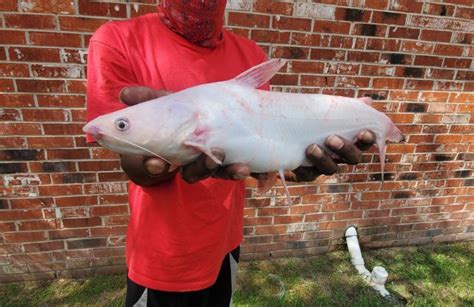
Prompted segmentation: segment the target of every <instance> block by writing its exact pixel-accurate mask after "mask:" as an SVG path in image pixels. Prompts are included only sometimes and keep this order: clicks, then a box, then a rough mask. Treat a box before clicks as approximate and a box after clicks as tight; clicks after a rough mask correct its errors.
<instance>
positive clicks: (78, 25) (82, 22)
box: [59, 16, 108, 32]
mask: <svg viewBox="0 0 474 307" xmlns="http://www.w3.org/2000/svg"><path fill="white" fill-rule="evenodd" d="M107 21H108V20H107V19H98V18H86V17H69V16H60V17H59V25H60V29H61V30H72V31H81V32H94V31H95V30H97V29H98V28H99V27H100V26H101V25H103V24H105V23H106V22H107Z"/></svg>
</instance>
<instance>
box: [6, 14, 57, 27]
mask: <svg viewBox="0 0 474 307" xmlns="http://www.w3.org/2000/svg"><path fill="white" fill-rule="evenodd" d="M4 19H5V24H6V26H7V27H9V28H20V29H54V28H55V27H56V23H55V21H54V16H48V15H35V14H7V15H5V16H4Z"/></svg>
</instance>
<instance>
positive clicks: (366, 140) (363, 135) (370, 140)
mask: <svg viewBox="0 0 474 307" xmlns="http://www.w3.org/2000/svg"><path fill="white" fill-rule="evenodd" d="M374 144H375V134H374V133H373V132H372V131H370V130H362V131H361V132H359V134H357V141H356V146H357V147H358V148H359V149H360V150H367V149H369V148H370V147H372V145H374Z"/></svg>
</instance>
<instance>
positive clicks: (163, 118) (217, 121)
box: [83, 59, 403, 177]
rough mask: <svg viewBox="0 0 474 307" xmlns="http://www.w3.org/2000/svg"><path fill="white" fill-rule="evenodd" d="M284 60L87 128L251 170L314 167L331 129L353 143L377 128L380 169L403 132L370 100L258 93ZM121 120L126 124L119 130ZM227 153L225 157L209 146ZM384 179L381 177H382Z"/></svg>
mask: <svg viewBox="0 0 474 307" xmlns="http://www.w3.org/2000/svg"><path fill="white" fill-rule="evenodd" d="M283 65H284V61H281V60H278V59H272V60H269V61H267V62H264V63H262V64H260V65H257V66H255V67H253V68H251V69H249V70H247V71H245V72H243V73H242V74H240V75H239V76H237V77H236V78H234V79H232V80H228V81H222V82H216V83H210V84H203V85H199V86H196V87H192V88H188V89H186V90H183V91H180V92H177V93H174V94H171V95H168V96H164V97H160V98H157V99H155V100H151V101H147V102H144V103H141V104H138V105H135V106H132V107H128V108H125V109H122V110H119V111H116V112H113V113H110V114H107V115H104V116H101V117H99V118H96V119H95V120H93V121H91V122H90V123H88V124H87V125H86V126H85V127H84V128H83V130H84V131H85V132H88V133H92V134H94V135H95V138H96V139H97V140H98V142H99V143H100V144H101V145H103V146H104V147H107V148H110V149H112V150H114V151H116V152H118V153H122V154H137V155H145V156H157V157H160V158H162V159H164V160H166V161H168V162H169V163H171V164H174V165H185V164H188V163H190V162H192V161H193V160H195V159H196V158H197V157H198V156H199V155H201V154H202V153H205V154H207V155H208V156H210V157H211V158H212V159H214V160H215V161H216V162H218V163H222V164H224V165H228V164H233V163H246V164H248V165H249V167H250V170H251V171H252V172H257V173H268V172H276V171H279V172H280V173H282V171H283V170H293V169H295V168H296V167H298V166H300V165H309V163H308V161H307V160H306V156H305V152H306V148H307V146H308V145H310V144H319V145H320V146H321V147H322V148H323V149H324V150H328V149H327V148H326V147H325V146H324V141H325V139H326V138H327V137H328V136H329V135H332V134H336V135H339V136H341V137H343V138H345V139H348V140H352V141H355V140H356V134H357V133H358V132H359V131H361V130H362V129H368V130H371V131H373V132H374V133H375V135H376V141H377V145H378V147H379V153H380V161H381V166H382V172H383V165H384V157H385V148H386V146H385V141H386V140H388V141H392V142H399V141H401V140H402V139H403V136H402V134H401V133H400V130H398V128H397V127H396V126H395V125H394V124H393V122H392V121H391V120H390V119H389V118H388V117H387V116H386V115H385V114H383V113H381V112H379V111H377V110H375V109H374V108H372V107H371V106H370V105H369V104H370V103H371V99H370V98H367V97H363V98H357V99H355V98H347V97H339V96H330V95H320V94H296V93H280V92H268V91H261V90H258V89H256V88H258V87H259V86H260V85H262V84H263V83H265V82H266V81H268V80H269V79H270V78H271V77H272V76H273V75H274V74H275V73H276V72H277V71H278V70H279V69H280V68H281V67H282V66H283ZM118 121H121V122H122V126H124V127H125V128H124V129H119V128H120V126H119V125H117V122H118ZM212 148H219V149H221V150H223V151H224V152H225V155H226V156H225V159H224V161H219V160H218V159H217V158H216V157H214V156H213V154H212V151H211V149H212ZM382 177H383V176H382Z"/></svg>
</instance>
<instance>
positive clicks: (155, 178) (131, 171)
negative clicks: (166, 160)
mask: <svg viewBox="0 0 474 307" xmlns="http://www.w3.org/2000/svg"><path fill="white" fill-rule="evenodd" d="M120 158H121V159H120V160H121V164H122V169H123V170H124V172H125V174H127V176H128V177H129V178H130V180H132V181H133V182H134V183H136V184H138V185H140V186H143V187H149V186H153V185H157V184H160V183H162V182H164V181H168V180H170V179H172V178H173V177H174V176H175V175H176V171H173V172H169V171H168V170H164V171H163V172H162V173H161V174H160V175H152V174H150V173H149V172H148V171H147V170H146V168H145V163H144V157H142V156H126V155H121V156H120Z"/></svg>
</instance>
